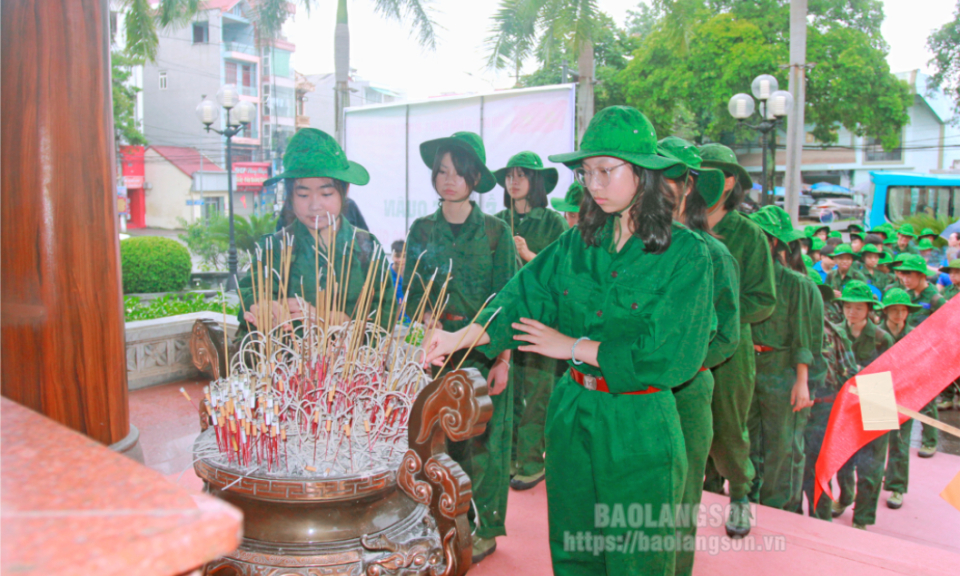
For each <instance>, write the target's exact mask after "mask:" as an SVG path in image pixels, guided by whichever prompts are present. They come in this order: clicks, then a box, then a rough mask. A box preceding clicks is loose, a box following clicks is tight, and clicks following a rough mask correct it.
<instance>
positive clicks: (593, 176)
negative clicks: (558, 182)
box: [573, 162, 629, 188]
mask: <svg viewBox="0 0 960 576" xmlns="http://www.w3.org/2000/svg"><path fill="white" fill-rule="evenodd" d="M627 164H629V162H622V163H620V164H617V165H616V166H612V167H610V168H601V169H599V170H584V169H583V168H577V169H576V170H574V171H573V178H574V179H575V180H576V181H577V183H578V184H582V185H583V186H587V185H589V184H590V183H591V182H592V183H594V184H596V185H597V186H600V187H601V188H602V187H604V186H606V185H607V184H609V183H610V174H611V173H612V172H613V171H614V170H616V169H617V168H620V167H621V166H626V165H627Z"/></svg>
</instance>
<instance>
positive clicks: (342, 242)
mask: <svg viewBox="0 0 960 576" xmlns="http://www.w3.org/2000/svg"><path fill="white" fill-rule="evenodd" d="M284 234H286V235H288V236H289V235H293V258H292V260H291V263H290V277H289V278H290V280H289V283H288V287H287V293H286V294H280V286H279V282H277V281H276V279H274V282H273V293H274V297H286V298H296V297H297V296H299V297H301V298H303V299H304V300H305V301H307V302H309V303H310V304H311V305H313V306H317V302H316V300H317V283H318V282H319V285H320V289H321V290H323V289H324V287H325V286H326V281H327V271H328V267H327V263H326V259H327V254H328V247H327V246H325V245H324V244H323V242H322V241H321V245H320V257H319V259H317V257H316V253H315V252H316V242H315V241H314V237H313V233H312V232H311V231H310V230H309V229H308V228H307V227H306V226H304V225H303V223H302V222H300V221H299V220H294V221H293V224H290V225H289V226H287V227H286V228H284V229H283V230H282V231H281V232H277V233H276V234H273V235H271V236H268V237H267V238H271V239H272V240H271V241H272V243H273V266H272V268H273V270H274V271H276V272H277V273H279V271H280V270H281V266H280V242H281V240H282V239H283V236H284ZM320 234H321V235H322V236H323V238H326V231H324V230H321V232H320ZM354 235H356V236H354ZM267 238H264V239H261V240H260V242H258V245H259V246H260V248H261V249H262V250H264V258H266V250H267ZM354 238H356V239H355V240H354ZM334 241H335V246H334V250H335V251H336V253H335V257H336V266H337V270H336V275H335V278H336V280H337V283H338V284H339V285H341V286H344V287H345V289H346V296H347V300H346V302H347V303H346V308H345V309H344V311H345V312H346V314H347V315H348V316H351V317H352V316H353V312H354V310H355V309H356V307H357V300H358V299H359V298H360V293H361V292H362V291H363V285H364V283H365V282H366V279H367V273H368V271H369V267H370V261H371V260H372V259H373V257H374V254H375V253H376V251H377V250H378V249H380V243H379V242H377V239H376V237H375V236H373V235H372V234H370V233H369V232H366V231H364V230H360V229H358V228H355V227H354V226H353V225H352V224H350V222H348V221H347V219H346V218H340V221H339V223H338V228H337V233H336V236H335V240H334ZM351 245H352V247H353V251H352V253H351V251H350V248H349V247H350V246H351ZM345 247H346V248H347V250H346V254H344V248H345ZM381 252H382V250H381ZM351 254H352V256H351ZM344 258H346V261H347V262H349V261H350V260H351V259H352V260H353V264H352V265H351V266H350V278H348V279H347V280H346V282H344V281H343V276H344V274H346V270H345V269H343V268H342V263H343V262H344ZM318 264H319V272H320V277H319V278H317V267H318V266H317V265H318ZM377 273H378V272H377V271H375V272H374V274H377ZM378 278H379V276H378ZM388 282H389V279H388ZM372 286H373V290H374V297H373V305H372V307H371V312H374V313H375V312H376V309H377V305H378V303H380V302H381V301H383V302H384V303H385V304H386V306H385V308H386V310H385V311H383V313H382V314H381V317H380V320H381V323H383V324H385V325H386V324H387V323H388V322H389V318H388V316H389V315H390V312H389V306H390V302H391V300H390V297H389V296H384V297H383V298H381V293H380V286H381V284H380V282H372ZM239 289H240V295H241V297H242V298H243V302H244V303H245V304H246V305H248V306H250V305H252V303H253V302H254V298H253V281H252V279H251V273H249V272H248V273H247V274H245V275H244V276H243V278H241V279H240V282H239ZM384 294H386V295H389V294H393V283H392V282H389V286H388V289H387V292H385V293H384ZM243 314H244V311H243V310H241V311H240V314H239V318H240V322H241V326H244V325H245V321H244V319H243Z"/></svg>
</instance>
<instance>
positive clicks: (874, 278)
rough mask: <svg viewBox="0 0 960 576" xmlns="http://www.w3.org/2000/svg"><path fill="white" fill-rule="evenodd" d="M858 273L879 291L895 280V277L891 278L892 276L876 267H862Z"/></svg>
mask: <svg viewBox="0 0 960 576" xmlns="http://www.w3.org/2000/svg"><path fill="white" fill-rule="evenodd" d="M860 273H861V274H862V275H863V279H864V281H865V282H866V283H867V284H870V285H872V286H875V287H876V288H877V290H879V291H880V292H883V291H884V290H886V289H887V287H888V286H890V284H892V283H895V282H896V279H895V278H893V276H891V275H890V274H887V273H886V272H881V271H879V270H877V269H876V268H874V269H873V270H869V269H867V267H863V269H861V270H860Z"/></svg>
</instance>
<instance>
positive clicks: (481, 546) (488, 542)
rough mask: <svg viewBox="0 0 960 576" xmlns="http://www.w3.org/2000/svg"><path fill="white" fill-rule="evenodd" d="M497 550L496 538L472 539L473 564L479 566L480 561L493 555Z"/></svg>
mask: <svg viewBox="0 0 960 576" xmlns="http://www.w3.org/2000/svg"><path fill="white" fill-rule="evenodd" d="M496 550H497V539H496V538H474V539H473V550H472V554H473V558H472V562H473V563H474V564H479V563H480V561H481V560H483V559H484V558H486V557H487V556H489V555H491V554H493V553H494V552H495V551H496Z"/></svg>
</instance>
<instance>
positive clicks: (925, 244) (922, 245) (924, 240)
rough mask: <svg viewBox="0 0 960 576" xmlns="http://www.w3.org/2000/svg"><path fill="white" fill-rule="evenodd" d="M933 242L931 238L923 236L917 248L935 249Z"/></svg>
mask: <svg viewBox="0 0 960 576" xmlns="http://www.w3.org/2000/svg"><path fill="white" fill-rule="evenodd" d="M933 248H934V246H933V242H931V241H930V239H929V238H921V239H920V242H918V243H917V250H933Z"/></svg>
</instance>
